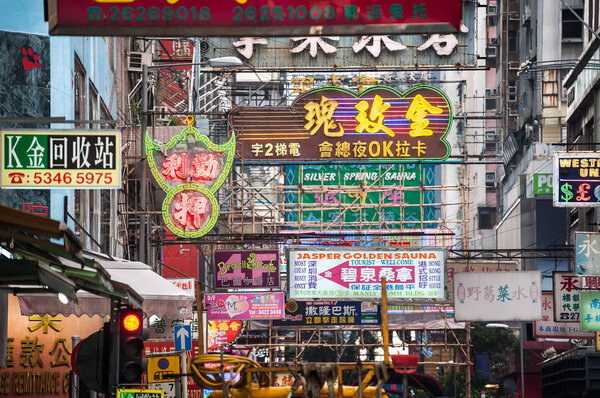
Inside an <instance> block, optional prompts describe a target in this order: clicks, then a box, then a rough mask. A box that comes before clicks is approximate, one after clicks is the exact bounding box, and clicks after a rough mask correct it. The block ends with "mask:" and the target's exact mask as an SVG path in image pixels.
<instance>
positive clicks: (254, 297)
mask: <svg viewBox="0 0 600 398" xmlns="http://www.w3.org/2000/svg"><path fill="white" fill-rule="evenodd" d="M284 305H285V299H284V296H283V293H208V294H205V295H204V306H205V308H206V312H207V315H208V319H209V320H214V319H222V320H230V319H236V320H256V319H282V318H283V316H284V309H283V307H284Z"/></svg>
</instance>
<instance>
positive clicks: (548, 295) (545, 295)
mask: <svg viewBox="0 0 600 398" xmlns="http://www.w3.org/2000/svg"><path fill="white" fill-rule="evenodd" d="M548 299H549V303H551V305H552V308H551V309H550V313H549V314H548V313H546V314H544V312H545V311H546V312H547V310H546V308H545V305H546V303H547V301H546V300H548ZM554 299H555V297H554V292H553V291H542V320H541V321H540V320H535V321H533V337H536V338H553V339H557V338H558V339H562V338H565V339H591V338H594V335H593V334H587V335H586V334H585V332H584V331H582V330H581V329H579V333H581V334H569V333H568V332H567V331H565V332H564V334H560V328H572V327H573V326H572V325H573V324H574V322H564V321H562V322H556V321H555V320H554V313H555V310H554ZM545 317H546V318H549V319H544V318H545ZM544 323H545V324H546V328H548V327H551V328H552V331H551V332H546V331H543V332H540V331H539V327H542V328H543V327H544V326H543V325H544ZM555 328H558V329H559V330H558V331H557V332H556V333H558V334H551V333H555V331H554V329H555ZM580 328H581V326H580ZM549 333H550V334H549ZM575 333H577V332H575Z"/></svg>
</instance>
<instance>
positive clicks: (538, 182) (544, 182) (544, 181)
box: [533, 173, 552, 195]
mask: <svg viewBox="0 0 600 398" xmlns="http://www.w3.org/2000/svg"><path fill="white" fill-rule="evenodd" d="M533 194H534V195H552V173H546V174H534V175H533Z"/></svg>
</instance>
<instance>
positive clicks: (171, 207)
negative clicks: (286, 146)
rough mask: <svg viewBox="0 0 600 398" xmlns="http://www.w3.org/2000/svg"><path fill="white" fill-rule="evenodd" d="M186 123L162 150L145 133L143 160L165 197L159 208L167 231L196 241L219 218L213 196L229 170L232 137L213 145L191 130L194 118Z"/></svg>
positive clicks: (233, 140) (217, 205) (195, 129)
mask: <svg viewBox="0 0 600 398" xmlns="http://www.w3.org/2000/svg"><path fill="white" fill-rule="evenodd" d="M187 123H188V127H187V128H184V129H183V130H182V131H181V133H180V134H179V135H176V136H175V137H173V138H172V139H171V140H170V141H169V142H168V143H167V144H166V145H164V146H163V145H162V144H161V143H158V142H156V141H154V140H152V139H151V138H150V136H149V134H148V132H146V156H147V160H148V166H149V167H150V170H151V171H152V175H153V176H154V178H155V179H156V181H157V182H158V185H160V187H161V188H162V189H163V191H165V193H166V194H167V196H166V197H165V199H164V201H163V205H162V216H163V221H164V222H165V225H166V227H167V228H168V229H169V231H171V232H172V233H174V234H175V235H177V236H180V237H182V238H198V237H200V236H203V235H205V234H207V233H208V232H209V231H210V230H211V229H212V228H213V227H214V225H215V224H216V222H217V219H218V217H219V203H218V202H217V198H216V196H215V194H216V192H217V190H218V189H219V188H220V187H221V185H222V184H223V182H224V181H225V179H226V178H227V175H228V174H229V171H230V170H231V166H232V164H233V152H234V150H235V137H234V136H232V137H231V139H230V140H229V142H228V143H226V144H224V145H216V144H213V143H212V142H211V141H210V140H209V139H208V137H207V136H206V135H202V134H200V132H199V131H198V129H197V128H195V127H192V126H193V123H194V118H193V117H191V116H188V117H187Z"/></svg>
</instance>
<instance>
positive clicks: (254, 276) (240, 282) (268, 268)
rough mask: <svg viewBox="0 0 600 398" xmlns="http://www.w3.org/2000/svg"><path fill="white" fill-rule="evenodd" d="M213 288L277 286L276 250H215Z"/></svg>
mask: <svg viewBox="0 0 600 398" xmlns="http://www.w3.org/2000/svg"><path fill="white" fill-rule="evenodd" d="M214 260H215V267H216V269H215V272H214V274H215V285H214V286H215V289H229V288H232V287H233V288H236V287H237V288H242V287H243V288H278V287H279V252H278V251H277V250H240V251H227V252H215V254H214Z"/></svg>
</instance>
